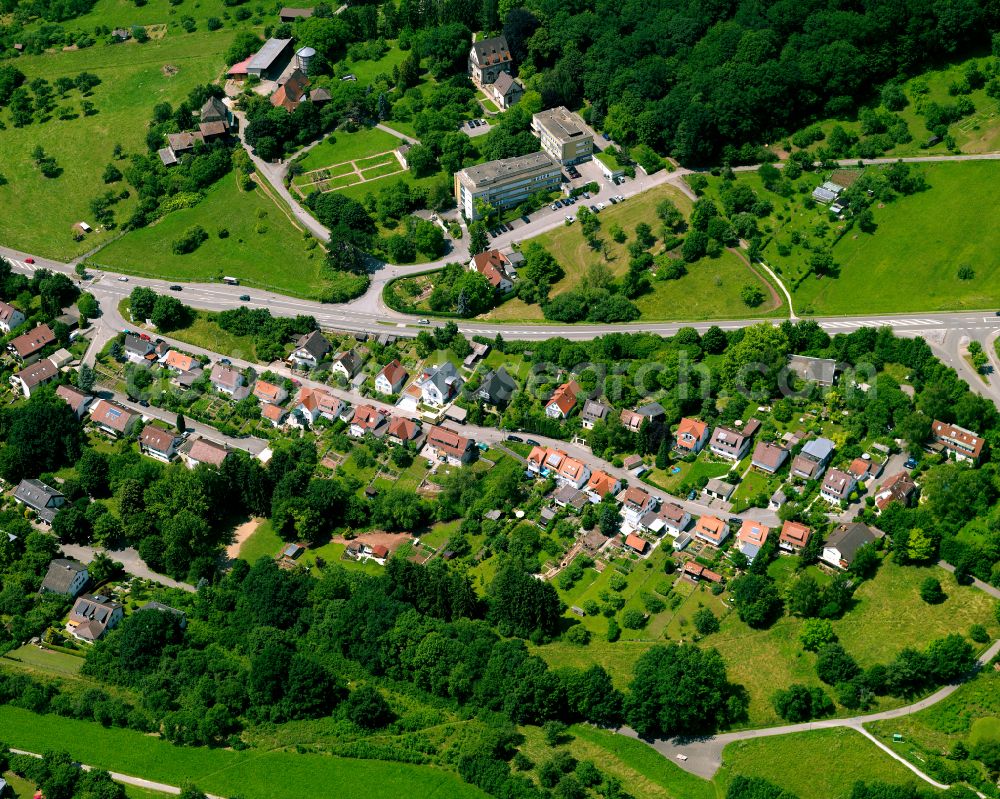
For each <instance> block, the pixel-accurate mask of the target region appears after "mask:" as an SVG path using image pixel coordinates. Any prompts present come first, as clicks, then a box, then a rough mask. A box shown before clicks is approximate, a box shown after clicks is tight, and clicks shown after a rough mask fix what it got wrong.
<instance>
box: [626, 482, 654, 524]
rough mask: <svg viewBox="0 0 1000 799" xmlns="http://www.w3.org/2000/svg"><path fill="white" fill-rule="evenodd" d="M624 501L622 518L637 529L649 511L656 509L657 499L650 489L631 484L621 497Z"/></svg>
mask: <svg viewBox="0 0 1000 799" xmlns="http://www.w3.org/2000/svg"><path fill="white" fill-rule="evenodd" d="M619 499H620V500H621V503H622V510H621V514H622V518H623V519H624V520H625V524H626V526H628V527H631V528H632V529H633V530H636V529H638V528H639V526H640V522H641V521H642V517H643V516H645V515H646V514H647V513H648V512H649V511H651V510H656V506H657V499H656V497H654V496H653V495H652V494H650V493H649V492H648V491H644V490H643V489H641V488H639V487H638V486H629V487H628V488H626V489H625V491H624V492H623V493H622V494H621V496H620V497H619Z"/></svg>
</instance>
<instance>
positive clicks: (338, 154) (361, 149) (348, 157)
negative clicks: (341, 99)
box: [295, 128, 400, 185]
mask: <svg viewBox="0 0 1000 799" xmlns="http://www.w3.org/2000/svg"><path fill="white" fill-rule="evenodd" d="M399 145H400V140H399V139H397V138H396V137H395V136H393V135H392V134H391V133H386V132H385V131H384V130H379V129H378V128H365V129H363V130H359V131H356V132H354V133H346V132H337V133H333V134H331V135H330V136H327V137H326V138H325V139H323V141H321V142H320V143H319V144H317V145H316V146H315V147H313V148H312V149H311V150H310V151H309V152H307V153H306V154H305V156H304V157H303V158H302V160H301V161H299V162H298V163H299V164H301V165H302V170H303V172H310V171H311V170H314V169H323V168H326V167H329V166H335V165H337V164H342V163H344V162H346V161H356V160H359V159H364V158H369V157H370V156H373V155H378V154H379V153H384V152H386V151H389V150H395V149H396V148H397V147H399ZM397 163H398V162H397ZM359 167H361V168H364V164H359ZM344 171H345V170H343V169H340V170H332V172H331V174H334V175H336V174H342V173H343V172H344ZM314 178H315V176H308V175H299V176H298V177H296V178H295V183H296V185H301V184H302V183H304V182H307V181H308V180H311V179H314Z"/></svg>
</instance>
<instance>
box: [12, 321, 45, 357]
mask: <svg viewBox="0 0 1000 799" xmlns="http://www.w3.org/2000/svg"><path fill="white" fill-rule="evenodd" d="M55 343H56V335H55V333H53V332H52V328H50V327H49V326H48V325H38V327H36V328H35V329H34V330H29V331H28V332H27V333H22V334H21V335H20V336H18V337H17V338H13V339H11V340H10V342H9V343H8V344H7V352H9V353H10V354H11V355H13V356H14V358H16V359H17V360H18V361H20V362H21V363H22V364H24V365H28V364H32V363H34V362H35V361H37V360H38V358H39V356H41V354H42V350H43V349H44V348H45V347H48V346H49V345H50V344H55Z"/></svg>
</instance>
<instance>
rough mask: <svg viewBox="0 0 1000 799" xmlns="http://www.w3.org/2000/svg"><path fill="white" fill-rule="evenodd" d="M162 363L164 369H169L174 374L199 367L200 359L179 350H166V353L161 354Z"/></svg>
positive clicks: (191, 370)
mask: <svg viewBox="0 0 1000 799" xmlns="http://www.w3.org/2000/svg"><path fill="white" fill-rule="evenodd" d="M162 363H163V366H164V368H165V369H169V370H170V371H172V372H174V373H176V374H181V373H182V372H193V371H194V370H195V369H201V361H199V360H198V359H197V358H195V357H194V356H192V355H188V354H186V353H183V352H181V351H180V350H167V354H166V355H164V356H163V361H162Z"/></svg>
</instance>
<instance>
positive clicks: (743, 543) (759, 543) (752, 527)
mask: <svg viewBox="0 0 1000 799" xmlns="http://www.w3.org/2000/svg"><path fill="white" fill-rule="evenodd" d="M770 534H771V528H770V527H768V526H767V525H764V524H761V523H760V522H755V521H754V520H753V519H744V520H743V524H742V525H741V526H740V529H739V532H738V533H736V547H737V549H738V550H739V551H740V552H742V553H743V554H744V555H745V556H746V559H747V561H748V562H750V563H753V559H754V558H755V557H757V553H758V552H760V550H761V547H763V546H764V543H765V542H766V541H767V537H768V536H769V535H770Z"/></svg>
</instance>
